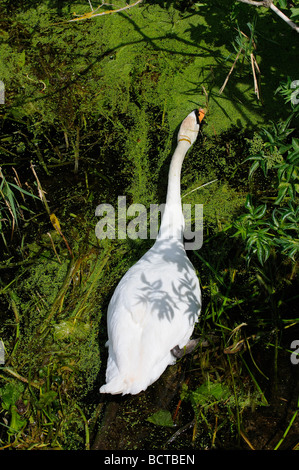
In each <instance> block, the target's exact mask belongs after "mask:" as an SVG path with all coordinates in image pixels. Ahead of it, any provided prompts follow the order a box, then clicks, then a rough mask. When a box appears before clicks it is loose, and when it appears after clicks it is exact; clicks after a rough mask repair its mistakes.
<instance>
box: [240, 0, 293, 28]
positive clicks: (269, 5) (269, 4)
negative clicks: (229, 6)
mask: <svg viewBox="0 0 299 470" xmlns="http://www.w3.org/2000/svg"><path fill="white" fill-rule="evenodd" d="M237 1H238V2H241V3H247V4H248V5H253V6H255V7H266V8H270V9H271V10H272V11H274V13H276V15H278V16H279V17H280V18H281V19H282V20H283V21H285V22H286V23H287V24H288V25H289V26H290V27H291V28H293V29H294V30H295V31H297V33H299V26H297V25H296V23H294V22H293V21H292V20H290V18H288V17H287V16H286V15H285V14H284V13H283V12H282V11H280V10H279V9H278V8H277V7H276V6H275V5H273V3H272V0H264V1H260V2H255V1H252V0H237Z"/></svg>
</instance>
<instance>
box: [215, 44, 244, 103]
mask: <svg viewBox="0 0 299 470" xmlns="http://www.w3.org/2000/svg"><path fill="white" fill-rule="evenodd" d="M242 49H243V48H242V47H241V48H240V49H239V51H238V54H237V57H236V58H235V61H234V63H233V65H232V67H231V69H230V71H229V72H228V75H227V77H226V79H225V80H224V83H223V85H222V87H221V88H220V90H219V94H220V95H221V93H222V92H223V90H224V88H225V87H226V84H227V82H228V80H229V77H230V76H231V74H232V71H233V70H234V67H235V65H236V63H237V62H238V59H239V57H240V54H241V52H242Z"/></svg>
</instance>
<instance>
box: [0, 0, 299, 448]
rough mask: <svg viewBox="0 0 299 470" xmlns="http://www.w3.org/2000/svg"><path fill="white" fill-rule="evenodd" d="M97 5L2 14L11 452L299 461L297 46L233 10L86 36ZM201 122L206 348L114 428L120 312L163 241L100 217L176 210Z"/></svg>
mask: <svg viewBox="0 0 299 470" xmlns="http://www.w3.org/2000/svg"><path fill="white" fill-rule="evenodd" d="M88 3H89V2H86V1H76V2H68V1H57V2H54V1H50V0H49V1H47V2H44V1H38V0H36V1H27V0H22V1H20V2H17V4H16V3H15V2H12V1H10V0H5V1H3V2H1V3H0V11H1V13H2V15H1V18H2V19H1V21H0V55H1V62H0V80H1V81H2V82H3V83H4V85H5V104H3V105H2V104H1V105H0V123H1V136H0V231H1V239H0V244H1V246H0V249H1V261H0V276H1V277H0V294H1V297H0V348H1V349H0V353H2V355H1V354H0V358H1V357H2V356H3V355H4V359H5V360H4V361H3V363H2V364H1V363H0V399H1V402H0V448H4V449H33V448H34V449H41V448H46V449H47V448H54V449H90V448H92V447H93V448H99V449H100V448H106V449H113V448H119V449H142V448H145V449H191V448H192V449H210V448H219V449H224V448H230V449H231V448H246V449H248V448H252V449H253V448H254V449H261V448H271V449H274V448H298V446H299V442H298V423H297V421H296V419H295V418H296V413H297V411H296V410H297V406H298V396H299V389H298V380H297V378H298V371H299V366H298V365H297V366H296V361H295V362H294V363H292V362H291V359H290V357H291V354H292V353H293V349H292V348H291V343H292V341H293V340H296V339H298V335H299V327H298V326H299V317H298V308H297V305H298V277H297V276H298V271H297V268H298V265H297V263H298V248H299V241H298V188H299V186H298V185H299V182H298V156H299V141H298V111H299V110H298V104H297V100H296V99H292V97H294V96H295V98H296V97H297V96H298V93H297V92H296V90H294V88H292V87H293V83H294V81H295V80H297V79H298V78H299V77H297V76H295V74H296V73H297V70H296V58H297V50H296V47H298V44H297V43H298V38H297V36H296V32H295V31H293V30H291V29H290V28H288V26H287V25H285V24H284V23H281V22H279V20H278V19H276V18H273V16H271V12H269V11H268V9H266V8H264V9H259V12H258V14H257V12H256V11H255V10H254V9H252V7H251V6H248V5H246V4H243V3H240V2H234V1H233V0H231V1H227V0H225V1H224V0H217V1H216V0H215V1H214V0H209V1H203V2H200V3H198V2H195V1H188V0H186V1H179V2H178V1H162V0H161V1H144V2H142V3H140V5H136V6H134V7H132V8H130V9H128V10H126V11H123V12H119V13H115V14H109V15H103V16H102V17H97V18H93V19H90V20H86V21H85V20H84V21H74V22H70V21H69V20H70V19H71V18H74V17H73V13H75V12H76V14H77V15H84V14H85V13H86V12H87V10H88V7H89V5H88ZM94 3H96V2H94ZM129 3H131V4H133V3H134V2H133V1H132V2H129ZM279 3H287V2H279ZM125 5H126V2H125V1H122V0H119V1H117V7H119V8H122V7H123V6H125ZM280 6H281V5H280ZM93 7H94V10H95V11H96V7H97V5H93ZM281 7H283V6H281ZM285 7H287V5H285ZM293 10H295V9H294V8H293ZM294 13H295V11H294ZM78 17H79V16H78ZM239 52H240V54H239ZM236 54H237V55H238V54H239V55H238V60H236ZM224 84H225V86H224V87H223V85H224ZM221 87H222V89H221ZM257 91H258V92H257ZM296 93H297V94H296ZM199 105H200V106H207V108H208V113H207V116H206V119H205V123H204V125H203V127H202V130H201V135H200V137H199V139H198V141H197V142H196V144H195V145H194V147H193V148H192V150H191V151H190V154H188V156H187V157H186V159H185V161H184V166H183V171H182V202H184V203H190V204H192V205H193V204H203V206H204V237H203V240H204V243H203V246H202V248H201V249H200V250H197V251H194V252H189V253H188V255H189V256H190V258H191V260H192V262H193V264H194V266H195V268H196V270H197V272H198V276H199V279H200V284H201V286H202V294H203V308H202V314H201V318H200V322H199V323H198V325H197V326H196V330H195V333H194V336H201V337H202V338H203V341H202V343H200V344H199V346H198V348H197V349H196V350H195V352H194V353H193V354H192V355H191V356H186V357H183V358H182V359H181V360H180V361H178V363H177V364H176V365H175V366H173V367H170V368H169V369H168V370H167V371H166V373H165V374H164V376H163V377H161V379H160V380H159V381H158V382H157V383H156V384H154V385H153V386H152V387H150V388H149V390H147V391H146V392H145V393H141V394H140V395H138V396H136V397H124V398H119V399H116V402H117V403H118V411H117V413H116V414H115V408H114V405H115V403H113V402H111V403H110V400H109V398H107V397H102V396H100V395H99V392H98V389H99V386H100V385H101V384H102V383H103V378H104V371H105V365H106V364H105V362H106V352H105V347H104V345H105V341H106V322H105V317H106V310H107V305H108V302H109V299H110V297H111V294H112V292H113V290H114V288H115V286H116V284H117V282H118V281H119V279H120V278H121V276H122V275H123V274H124V273H125V272H126V270H127V269H128V268H129V267H130V266H131V265H132V264H133V263H134V262H135V261H136V260H137V259H138V258H139V257H140V255H141V254H143V253H144V252H145V250H146V249H147V248H148V247H149V246H151V244H152V240H149V239H148V240H140V239H136V240H130V239H125V240H122V239H116V240H110V239H105V240H98V239H97V238H96V236H95V226H96V223H97V221H98V219H97V218H96V217H95V209H96V207H97V205H98V204H100V203H103V202H107V203H109V204H112V205H115V206H116V204H117V197H118V196H119V195H123V194H125V195H126V196H127V204H130V203H133V202H134V203H141V204H143V205H145V206H146V207H148V206H149V204H151V203H162V202H164V197H165V193H166V184H167V172H168V165H169V161H170V157H171V152H172V150H173V144H174V138H175V134H176V129H177V126H178V125H179V124H180V122H181V120H182V118H183V117H185V115H186V113H187V112H189V111H190V110H192V109H193V108H196V107H198V106H199ZM295 359H296V356H295ZM112 416H114V418H112ZM115 416H116V417H115ZM273 417H275V420H274V421H275V423H278V424H272V420H273ZM113 419H114V421H113ZM132 429H133V430H134V433H133V432H132ZM135 430H136V432H135ZM292 433H293V434H292Z"/></svg>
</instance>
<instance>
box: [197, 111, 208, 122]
mask: <svg viewBox="0 0 299 470" xmlns="http://www.w3.org/2000/svg"><path fill="white" fill-rule="evenodd" d="M205 114H206V109H203V108H199V110H198V119H199V122H201V121H202V120H203V118H204V117H205Z"/></svg>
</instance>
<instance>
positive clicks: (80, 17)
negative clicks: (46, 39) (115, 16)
mask: <svg viewBox="0 0 299 470" xmlns="http://www.w3.org/2000/svg"><path fill="white" fill-rule="evenodd" d="M141 2H143V0H137V2H135V3H132V5H126V6H125V7H122V8H118V9H117V10H107V11H103V12H101V13H96V11H97V10H98V9H99V8H101V7H102V6H103V5H106V4H104V3H103V4H102V5H100V6H99V7H98V8H96V10H93V9H92V6H91V4H90V3H89V4H90V7H91V9H92V11H90V12H88V13H84V15H82V16H79V17H78V18H74V19H72V20H69V21H80V20H87V19H90V18H94V17H95V16H103V15H109V14H110V13H119V12H120V11H124V10H128V9H129V8H132V7H135V6H136V5H138V3H141Z"/></svg>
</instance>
